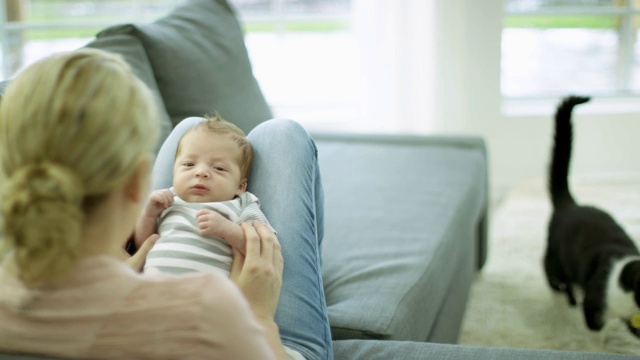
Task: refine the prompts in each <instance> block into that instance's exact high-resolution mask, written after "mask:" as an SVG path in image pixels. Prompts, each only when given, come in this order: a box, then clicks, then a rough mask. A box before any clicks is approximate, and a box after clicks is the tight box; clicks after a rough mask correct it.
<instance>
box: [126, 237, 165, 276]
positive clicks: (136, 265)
mask: <svg viewBox="0 0 640 360" xmlns="http://www.w3.org/2000/svg"><path fill="white" fill-rule="evenodd" d="M159 238H160V235H158V234H153V235H151V236H149V237H148V238H147V239H146V240H145V241H144V242H143V243H142V246H140V248H139V249H138V251H136V253H135V254H133V255H129V253H127V251H126V250H125V249H124V247H123V248H122V259H123V260H124V261H125V262H126V263H127V264H128V265H129V266H131V267H132V268H133V269H134V270H135V271H142V268H143V267H144V262H145V260H146V259H147V254H149V251H151V248H152V247H153V245H154V244H155V243H156V241H158V239H159Z"/></svg>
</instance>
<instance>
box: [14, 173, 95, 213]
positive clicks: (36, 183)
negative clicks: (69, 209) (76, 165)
mask: <svg viewBox="0 0 640 360" xmlns="http://www.w3.org/2000/svg"><path fill="white" fill-rule="evenodd" d="M83 197H84V190H83V184H82V181H81V180H80V178H79V177H78V176H77V175H76V173H75V172H73V170H71V169H70V168H69V167H67V166H64V165H60V164H57V163H54V162H42V163H38V164H33V165H29V166H23V167H21V168H19V169H17V170H16V171H14V173H13V174H12V175H11V176H9V179H8V181H7V183H6V184H5V188H4V189H3V196H2V202H3V204H2V206H3V210H4V211H3V212H4V213H5V215H6V212H7V211H10V212H12V213H15V212H16V211H17V212H22V211H21V210H23V209H24V208H25V207H29V206H31V205H32V204H34V203H36V202H40V201H47V202H57V203H64V204H68V205H74V206H80V204H81V203H82V200H83Z"/></svg>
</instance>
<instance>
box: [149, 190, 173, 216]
mask: <svg viewBox="0 0 640 360" xmlns="http://www.w3.org/2000/svg"><path fill="white" fill-rule="evenodd" d="M172 204H173V193H172V192H171V190H169V189H162V190H156V191H154V192H152V193H151V195H149V201H148V202H147V207H146V208H145V214H146V215H147V216H149V217H157V216H158V215H160V213H162V212H163V211H164V210H165V209H166V208H168V207H169V206H171V205H172Z"/></svg>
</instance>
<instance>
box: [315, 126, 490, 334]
mask: <svg viewBox="0 0 640 360" xmlns="http://www.w3.org/2000/svg"><path fill="white" fill-rule="evenodd" d="M314 138H315V140H316V142H317V145H318V149H319V150H318V156H319V162H320V169H321V173H322V180H323V184H324V189H325V232H324V241H323V249H322V250H323V279H324V285H325V291H326V298H327V309H328V312H329V319H330V323H331V328H332V333H333V336H334V339H348V338H375V339H391V340H415V341H425V340H426V339H428V338H430V336H431V334H430V332H431V330H432V328H433V327H434V326H435V323H436V321H437V318H438V313H439V311H440V310H441V309H442V308H443V301H444V300H445V299H446V297H447V295H448V294H449V293H450V292H452V291H455V289H454V288H453V287H455V286H466V287H468V286H469V284H468V283H466V284H453V281H452V280H453V278H454V277H455V276H456V273H457V270H458V268H462V266H461V262H474V261H475V257H473V256H470V255H469V254H470V251H477V238H478V228H479V226H478V222H479V221H480V219H481V217H482V215H483V214H484V211H485V209H486V204H487V190H486V188H487V182H486V181H487V180H486V178H487V162H486V154H485V149H484V143H483V142H482V140H480V139H475V138H472V139H467V140H464V141H463V140H461V141H457V140H455V139H444V138H426V137H411V136H406V137H402V136H399V137H392V136H386V137H384V136H380V137H375V136H368V137H367V136H357V135H354V136H349V135H345V136H338V135H328V136H318V135H314ZM467 265H468V264H467ZM475 268H476V267H475V264H472V265H471V266H465V267H464V269H466V271H468V272H470V273H472V272H473V271H475ZM463 300H464V301H461V304H462V305H461V308H460V309H459V311H460V312H463V311H464V305H465V304H466V299H463Z"/></svg>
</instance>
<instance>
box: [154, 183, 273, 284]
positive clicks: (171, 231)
mask: <svg viewBox="0 0 640 360" xmlns="http://www.w3.org/2000/svg"><path fill="white" fill-rule="evenodd" d="M171 190H172V191H173V188H172V189H171ZM201 209H209V210H213V211H216V212H218V213H220V214H222V215H223V216H224V217H226V218H227V219H229V220H231V221H233V222H235V223H236V224H240V223H242V222H249V223H251V222H253V221H254V220H258V221H259V222H261V223H263V224H267V225H269V222H268V221H267V218H266V217H265V216H264V214H263V213H262V211H261V210H260V201H259V200H258V198H257V197H256V196H255V195H253V194H251V193H250V192H247V191H245V192H244V193H242V194H241V195H240V196H238V197H236V198H235V199H233V200H229V201H222V202H206V203H189V202H186V201H184V200H182V199H181V198H179V197H178V196H174V200H173V205H171V206H170V207H168V208H167V209H166V210H164V211H163V212H162V214H161V215H160V216H159V217H158V234H159V235H160V239H158V241H157V242H156V244H155V245H154V246H153V249H151V251H150V252H149V254H148V255H147V260H146V263H145V269H146V268H157V269H159V270H160V271H162V272H168V273H174V274H182V273H187V272H194V271H195V272H212V271H221V272H223V273H224V274H226V275H229V271H230V270H231V262H232V260H233V256H232V251H231V246H229V245H228V244H227V243H225V242H224V241H222V240H221V239H219V238H215V237H210V236H203V235H200V229H199V227H198V224H197V222H196V216H195V214H196V213H197V212H198V211H199V210H201ZM269 226H271V225H269Z"/></svg>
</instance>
